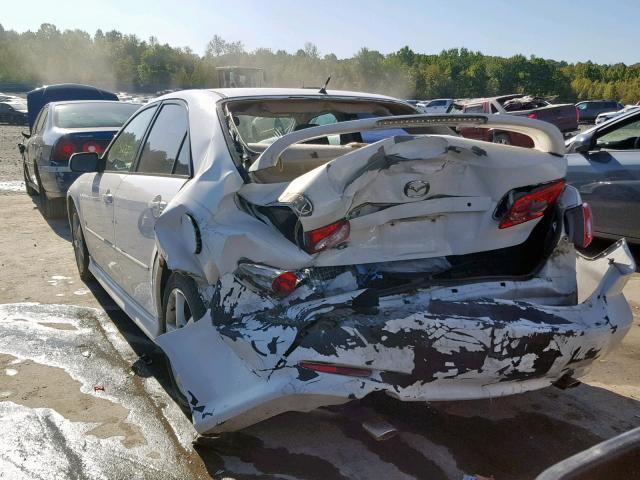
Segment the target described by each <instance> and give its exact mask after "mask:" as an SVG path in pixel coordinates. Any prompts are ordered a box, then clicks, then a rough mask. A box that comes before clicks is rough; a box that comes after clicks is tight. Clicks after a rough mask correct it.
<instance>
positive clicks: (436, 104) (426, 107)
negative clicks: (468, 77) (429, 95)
mask: <svg viewBox="0 0 640 480" xmlns="http://www.w3.org/2000/svg"><path fill="white" fill-rule="evenodd" d="M453 102H454V100H453V98H436V99H435V100H429V101H427V102H421V103H419V104H418V109H419V110H420V111H422V112H423V113H426V114H429V115H434V114H438V113H447V112H448V111H449V108H450V107H451V105H453Z"/></svg>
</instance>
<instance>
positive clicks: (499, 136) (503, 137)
mask: <svg viewBox="0 0 640 480" xmlns="http://www.w3.org/2000/svg"><path fill="white" fill-rule="evenodd" d="M493 143H500V144H502V145H511V137H510V136H509V135H508V134H507V133H496V134H494V135H493Z"/></svg>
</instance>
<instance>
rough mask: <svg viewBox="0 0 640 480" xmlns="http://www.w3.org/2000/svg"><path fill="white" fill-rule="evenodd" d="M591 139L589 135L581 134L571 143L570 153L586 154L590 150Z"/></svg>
mask: <svg viewBox="0 0 640 480" xmlns="http://www.w3.org/2000/svg"><path fill="white" fill-rule="evenodd" d="M592 142H593V137H592V136H591V134H587V133H581V134H579V135H578V136H577V137H576V138H575V140H574V141H573V142H571V146H570V151H571V152H576V153H587V152H589V150H591V144H592Z"/></svg>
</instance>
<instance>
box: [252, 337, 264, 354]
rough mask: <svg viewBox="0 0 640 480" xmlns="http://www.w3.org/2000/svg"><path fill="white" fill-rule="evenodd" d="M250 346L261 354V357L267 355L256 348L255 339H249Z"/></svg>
mask: <svg viewBox="0 0 640 480" xmlns="http://www.w3.org/2000/svg"><path fill="white" fill-rule="evenodd" d="M251 348H253V350H255V352H256V353H257V354H258V355H261V356H263V357H266V356H267V354H266V353H264V352H261V351H260V350H259V349H258V347H257V346H256V341H255V340H251Z"/></svg>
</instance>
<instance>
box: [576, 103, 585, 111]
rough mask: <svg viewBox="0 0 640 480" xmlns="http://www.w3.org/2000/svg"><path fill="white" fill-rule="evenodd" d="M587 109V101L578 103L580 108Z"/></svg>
mask: <svg viewBox="0 0 640 480" xmlns="http://www.w3.org/2000/svg"><path fill="white" fill-rule="evenodd" d="M586 109H587V104H586V103H580V104H578V110H586Z"/></svg>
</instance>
